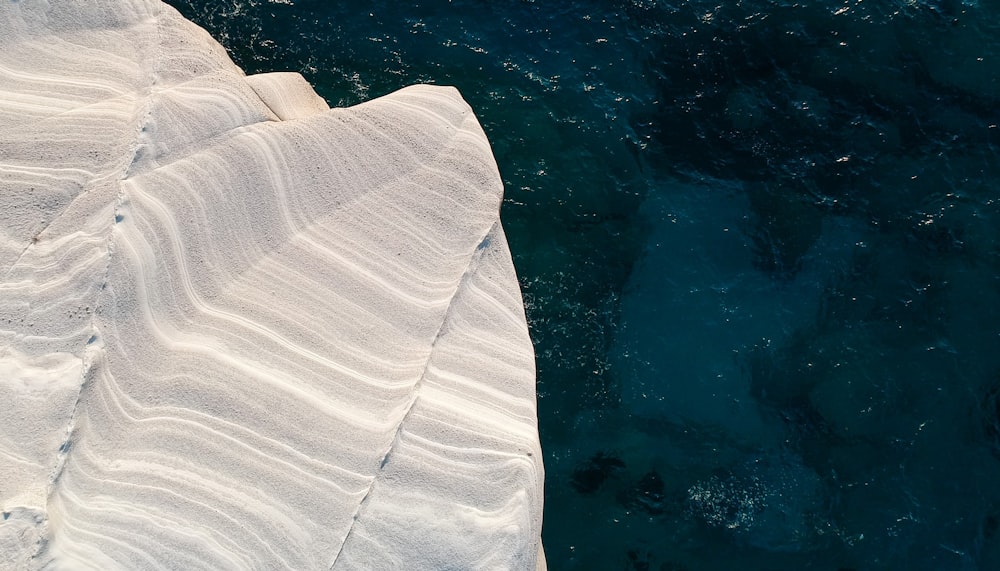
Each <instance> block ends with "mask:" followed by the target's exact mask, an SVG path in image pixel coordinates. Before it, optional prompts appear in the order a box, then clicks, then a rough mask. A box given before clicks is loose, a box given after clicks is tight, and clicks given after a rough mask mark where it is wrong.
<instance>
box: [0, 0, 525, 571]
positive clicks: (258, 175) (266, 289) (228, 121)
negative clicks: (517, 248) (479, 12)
mask: <svg viewBox="0 0 1000 571" xmlns="http://www.w3.org/2000/svg"><path fill="white" fill-rule="evenodd" d="M0 30H3V33H2V34H0V401H2V402H3V407H4V414H2V415H0V506H2V509H3V519H2V520H0V569H24V568H27V569H32V568H42V567H46V568H51V569H102V570H113V569H185V570H193V569H295V570H308V569H330V568H333V569H444V568H455V569H534V568H535V567H536V565H542V563H541V561H540V560H541V557H540V556H539V553H540V544H539V542H540V539H539V535H540V531H541V508H542V478H543V472H542V465H541V454H540V451H539V445H538V435H537V427H536V421H535V393H534V364H533V354H532V347H531V343H530V341H529V339H528V334H527V327H526V325H525V318H524V312H523V309H522V302H521V297H520V293H519V290H518V284H517V280H516V277H515V275H514V270H513V267H512V265H511V260H510V254H509V252H508V250H507V245H506V240H505V238H504V235H503V231H502V229H501V226H500V223H499V217H498V210H499V206H500V200H501V193H502V184H501V181H500V177H499V175H498V173H497V170H496V165H495V163H494V160H493V157H492V153H491V150H490V147H489V144H488V142H487V140H486V137H485V135H484V134H483V132H482V129H481V128H480V126H479V124H478V122H477V121H476V119H475V117H474V115H473V113H472V111H471V110H470V109H469V107H468V105H467V104H466V103H465V102H464V101H463V100H462V98H461V97H460V96H459V94H458V92H457V91H455V90H454V89H451V88H441V87H411V88H407V89H404V90H402V91H399V92H397V93H394V94H392V95H389V96H386V97H383V98H380V99H376V100H373V101H371V102H368V103H365V104H362V105H358V106H356V107H352V108H348V109H333V110H329V109H327V108H326V104H325V103H323V101H322V100H321V99H319V98H318V97H317V96H316V95H315V94H314V93H313V92H312V90H311V89H310V88H309V86H308V85H307V84H306V83H305V82H304V81H303V80H302V79H301V77H299V76H298V75H296V74H267V75H264V76H255V77H250V78H248V77H246V76H244V74H243V73H242V71H240V69H238V68H237V67H236V66H235V65H234V64H233V63H232V62H231V61H230V60H229V58H228V57H227V55H226V53H225V51H224V50H223V48H222V47H221V46H219V45H218V44H217V43H216V42H215V41H213V40H212V39H211V38H210V37H208V35H207V34H206V33H205V32H204V31H202V30H200V29H199V28H197V27H196V26H194V25H193V24H191V23H189V22H187V21H185V20H184V19H183V18H181V17H180V16H179V15H178V14H177V13H176V12H175V11H174V10H173V9H171V8H168V7H166V6H165V5H163V4H160V3H158V2H152V1H138V0H137V1H132V2H128V1H115V2H105V1H100V2H97V1H95V2H90V1H88V2H83V1H80V2H69V1H65V2H64V1H52V2H43V1H41V0H22V1H20V2H4V3H2V4H0Z"/></svg>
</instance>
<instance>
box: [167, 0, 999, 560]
mask: <svg viewBox="0 0 1000 571" xmlns="http://www.w3.org/2000/svg"><path fill="white" fill-rule="evenodd" d="M171 4H173V5H175V6H176V7H178V8H179V9H180V10H181V11H182V12H183V13H184V14H185V15H186V16H188V17H189V18H191V19H192V20H194V21H195V22H197V23H199V24H201V25H202V26H204V27H206V28H207V29H208V30H209V31H210V32H211V33H212V34H213V35H214V36H215V37H216V38H218V39H219V40H220V41H221V42H222V43H223V44H224V45H225V46H226V47H227V48H228V49H229V50H230V53H231V54H232V56H233V58H234V59H235V61H236V62H237V63H238V64H239V65H241V66H242V67H243V68H244V69H246V70H247V72H249V73H255V72H262V71H274V70H297V71H301V72H302V73H303V74H304V75H305V76H306V78H307V79H308V80H309V81H311V82H312V83H313V84H314V85H315V86H316V88H317V90H318V91H319V93H320V94H321V95H323V96H324V97H325V98H326V99H327V100H328V101H329V102H330V103H331V104H332V105H350V104H354V103H357V102H360V101H363V100H366V99H369V98H372V97H376V96H379V95H383V94H385V93H388V92H390V91H393V90H395V89H398V88H400V87H402V86H405V85H408V84H411V83H418V82H426V83H437V84H451V85H455V86H457V87H458V88H459V89H460V90H461V92H462V93H463V95H464V96H465V97H466V99H467V100H468V101H469V102H470V103H471V104H472V106H473V108H474V109H475V110H476V112H477V114H478V116H479V118H480V121H481V122H482V124H483V126H484V128H485V129H486V132H487V134H488V135H489V137H490V139H491V141H492V143H493V147H494V151H495V154H496V158H497V161H498V163H499V166H500V171H501V173H502V175H503V179H504V182H505V184H506V200H505V202H504V206H503V212H502V215H503V220H504V223H505V225H506V228H507V234H508V237H509V239H510V243H511V247H512V249H513V252H514V257H515V264H516V266H517V269H518V272H519V274H520V277H521V286H522V288H523V290H524V294H525V301H526V304H527V312H528V317H529V321H530V327H531V334H532V337H533V339H534V342H535V348H536V351H537V360H538V396H539V403H538V404H539V415H540V424H541V437H542V444H543V447H544V450H545V462H546V468H547V484H546V506H545V527H544V536H543V537H544V541H545V546H546V551H547V554H548V561H549V566H550V568H551V569H553V570H555V571H561V570H589V569H594V570H622V569H625V570H629V569H631V570H636V571H639V570H650V571H680V570H688V571H700V570H720V571H731V570H735V569H745V570H756V569H762V570H763V569H766V570H799V569H818V570H830V571H844V570H859V571H860V570H869V569H901V570H913V571H921V570H951V569H955V570H963V571H964V570H997V569H1000V155H998V146H1000V127H998V124H1000V2H997V1H996V0H989V1H985V0H984V1H975V0H967V1H960V0H940V1H928V0H907V1H895V0H882V1H875V2H863V1H862V0H850V1H833V0H825V1H820V2H810V1H803V2H792V1H769V0H744V1H739V2H726V3H719V2H717V1H700V0H695V1H689V2H680V1H678V2H665V1H657V0H631V1H625V0H622V1H619V2H612V1H597V0H576V1H558V0H552V1H549V2H541V1H539V0H493V1H490V2H485V1H481V0H480V1H473V0H454V1H445V0H439V1H433V2H417V3H412V2H387V1H372V2H363V3H362V2H327V1H319V0H280V1H279V0H271V1H264V0H171Z"/></svg>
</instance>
